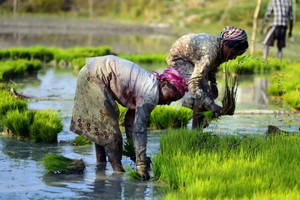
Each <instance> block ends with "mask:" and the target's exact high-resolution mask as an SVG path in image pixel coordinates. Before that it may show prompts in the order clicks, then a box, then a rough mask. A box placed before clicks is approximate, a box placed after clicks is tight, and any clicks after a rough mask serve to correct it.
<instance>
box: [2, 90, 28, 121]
mask: <svg viewBox="0 0 300 200" xmlns="http://www.w3.org/2000/svg"><path fill="white" fill-rule="evenodd" d="M27 104H28V101H26V100H22V99H17V98H15V97H13V96H12V95H11V94H10V93H9V92H8V91H6V90H4V89H0V119H1V118H3V117H4V115H6V113H7V112H8V111H11V110H19V111H23V110H27Z"/></svg>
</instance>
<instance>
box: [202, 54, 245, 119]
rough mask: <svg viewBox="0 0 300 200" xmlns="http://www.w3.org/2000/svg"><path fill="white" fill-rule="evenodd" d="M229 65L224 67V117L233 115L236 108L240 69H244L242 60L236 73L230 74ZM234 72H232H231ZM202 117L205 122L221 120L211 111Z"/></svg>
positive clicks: (235, 68)
mask: <svg viewBox="0 0 300 200" xmlns="http://www.w3.org/2000/svg"><path fill="white" fill-rule="evenodd" d="M228 67H229V64H225V65H224V75H225V88H224V95H223V99H222V105H223V107H222V115H233V114H234V111H235V107H236V92H237V88H238V76H239V74H240V69H241V67H242V59H240V60H239V61H238V63H237V64H236V66H234V67H233V68H234V73H229V70H228ZM231 71H232V70H231ZM201 115H203V116H204V118H205V120H207V121H209V122H211V121H212V120H216V119H219V118H220V117H221V116H218V117H216V116H215V115H214V113H213V112H212V111H211V110H210V111H205V112H202V113H201Z"/></svg>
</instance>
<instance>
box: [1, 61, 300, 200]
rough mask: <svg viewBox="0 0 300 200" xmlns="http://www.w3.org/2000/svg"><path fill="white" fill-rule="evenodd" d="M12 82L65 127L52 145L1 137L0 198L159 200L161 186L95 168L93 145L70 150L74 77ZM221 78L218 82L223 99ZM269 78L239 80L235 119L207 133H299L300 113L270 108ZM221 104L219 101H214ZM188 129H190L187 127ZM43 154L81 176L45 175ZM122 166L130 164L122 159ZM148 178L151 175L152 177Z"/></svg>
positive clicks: (155, 137)
mask: <svg viewBox="0 0 300 200" xmlns="http://www.w3.org/2000/svg"><path fill="white" fill-rule="evenodd" d="M16 82H18V84H19V91H22V92H23V94H25V95H27V96H30V97H31V103H30V104H29V107H30V108H32V109H47V108H49V109H51V110H59V112H60V114H61V117H62V121H63V124H64V129H63V131H62V132H61V133H60V134H59V136H58V140H59V143H58V144H55V145H46V144H31V143H30V141H26V140H25V141H19V140H16V139H10V138H5V137H2V136H0V151H1V154H0V165H1V168H0V176H1V179H0V186H1V187H0V199H99V198H100V199H160V198H161V196H162V195H163V193H164V191H165V190H166V187H164V186H163V185H159V183H157V182H154V181H150V182H138V181H131V180H130V179H129V178H128V176H126V174H117V173H112V168H111V166H110V164H109V163H108V164H107V165H106V166H101V167H99V168H96V160H95V149H94V146H93V145H90V146H85V147H74V146H71V145H70V144H69V142H70V141H72V140H73V139H74V138H75V137H76V135H75V134H74V133H72V132H70V131H69V130H68V129H69V123H70V118H71V112H72V107H73V98H74V93H75V87H76V75H75V74H74V73H72V71H70V70H59V69H55V68H52V67H48V68H47V67H45V68H44V69H43V70H41V71H39V73H38V74H37V77H29V78H26V79H22V80H19V81H17V80H16ZM222 82H223V81H222V79H220V80H219V88H220V96H222V90H223V87H222V84H221V83H222ZM268 84H269V81H268V78H265V76H263V77H253V76H250V77H243V78H242V79H241V83H240V86H239V90H238V98H237V111H236V114H235V115H234V116H227V117H223V118H222V119H221V120H219V121H218V122H213V123H212V124H211V125H210V126H209V128H208V129H207V130H208V131H214V132H215V133H239V134H264V132H265V131H266V129H267V125H268V124H272V125H277V126H279V127H280V128H282V129H284V130H289V131H298V132H299V120H300V116H299V114H295V113H290V112H288V109H287V108H285V107H284V106H283V105H281V103H280V101H278V102H277V101H275V102H273V103H270V101H271V100H270V97H269V96H268V95H267V92H266V91H267V87H268ZM218 103H220V102H218ZM190 126H191V125H190V124H189V125H188V127H190ZM159 136H160V133H151V132H150V133H149V140H148V154H150V155H154V154H155V153H156V152H157V151H158V150H159ZM48 153H57V154H60V155H63V156H66V157H70V158H75V159H80V158H82V159H83V160H84V161H85V162H86V163H87V168H86V170H85V172H84V174H82V175H70V174H51V175H50V174H47V173H46V172H45V170H44V169H43V166H42V162H41V160H42V158H43V157H44V156H45V155H46V154H48ZM122 163H123V165H124V166H126V167H133V166H134V165H133V163H132V161H130V159H128V158H123V160H122ZM152 176H153V173H152Z"/></svg>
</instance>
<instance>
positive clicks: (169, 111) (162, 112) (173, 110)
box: [118, 105, 193, 129]
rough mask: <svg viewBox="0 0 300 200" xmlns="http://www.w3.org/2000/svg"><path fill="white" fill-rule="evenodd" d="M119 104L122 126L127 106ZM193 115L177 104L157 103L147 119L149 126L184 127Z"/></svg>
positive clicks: (189, 110) (156, 127)
mask: <svg viewBox="0 0 300 200" xmlns="http://www.w3.org/2000/svg"><path fill="white" fill-rule="evenodd" d="M118 106H119V110H120V116H119V124H120V126H124V125H125V123H124V120H125V114H126V112H127V108H124V107H123V106H121V105H118ZM192 117H193V111H192V110H191V109H189V108H185V107H177V106H175V105H174V106H161V105H158V106H156V107H155V108H154V110H153V111H152V112H151V115H150V119H149V125H148V127H149V128H155V129H166V128H178V127H185V126H186V125H187V124H188V123H189V121H190V120H191V119H192Z"/></svg>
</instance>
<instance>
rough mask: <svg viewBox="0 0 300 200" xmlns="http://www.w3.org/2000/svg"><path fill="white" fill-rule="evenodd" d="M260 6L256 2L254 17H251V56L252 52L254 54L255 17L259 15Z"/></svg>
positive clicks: (258, 1)
mask: <svg viewBox="0 0 300 200" xmlns="http://www.w3.org/2000/svg"><path fill="white" fill-rule="evenodd" d="M260 5H261V0H257V5H256V8H255V12H254V17H253V29H252V36H251V46H250V54H251V55H254V52H255V39H256V30H257V17H258V14H259V10H260Z"/></svg>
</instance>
